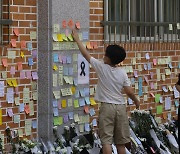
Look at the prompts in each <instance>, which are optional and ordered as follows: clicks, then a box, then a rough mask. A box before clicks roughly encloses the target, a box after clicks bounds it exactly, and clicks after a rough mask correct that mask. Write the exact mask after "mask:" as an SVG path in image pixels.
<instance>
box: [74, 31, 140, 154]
mask: <svg viewBox="0 0 180 154" xmlns="http://www.w3.org/2000/svg"><path fill="white" fill-rule="evenodd" d="M72 36H73V38H74V40H75V42H76V43H77V45H78V47H79V50H80V52H81V53H82V55H83V56H84V58H85V59H86V60H87V61H88V62H89V63H90V64H91V65H92V67H93V68H94V69H95V71H96V73H97V75H98V84H97V90H96V95H95V100H96V101H99V102H101V107H100V111H99V133H100V140H101V143H102V145H103V154H112V147H111V145H112V143H113V142H114V143H115V145H116V147H117V151H118V154H125V144H126V143H128V142H130V134H129V122H128V118H127V114H126V105H125V102H124V97H123V94H122V90H124V92H125V93H126V94H127V95H128V96H129V97H130V98H131V99H132V100H133V101H134V102H135V105H136V108H139V100H138V99H137V98H136V96H135V95H134V93H133V91H132V89H131V87H130V82H129V79H128V76H127V74H126V72H125V71H124V70H123V69H122V68H120V67H117V64H119V63H120V62H122V61H123V60H124V59H125V57H126V52H125V50H124V49H123V48H122V47H120V46H118V45H109V46H108V47H107V49H106V53H105V56H104V59H103V60H104V63H103V62H100V61H99V60H97V59H95V58H93V57H91V55H90V54H89V53H88V51H87V50H86V48H85V47H84V46H83V44H82V42H81V41H80V40H79V36H78V34H77V33H76V31H74V30H73V31H72Z"/></svg>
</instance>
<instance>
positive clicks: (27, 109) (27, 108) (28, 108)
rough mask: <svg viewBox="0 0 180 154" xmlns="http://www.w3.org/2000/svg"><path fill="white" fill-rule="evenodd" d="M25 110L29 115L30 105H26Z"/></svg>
mask: <svg viewBox="0 0 180 154" xmlns="http://www.w3.org/2000/svg"><path fill="white" fill-rule="evenodd" d="M24 110H25V112H26V114H29V113H30V107H29V105H25V106H24Z"/></svg>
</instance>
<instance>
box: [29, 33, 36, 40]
mask: <svg viewBox="0 0 180 154" xmlns="http://www.w3.org/2000/svg"><path fill="white" fill-rule="evenodd" d="M36 36H37V34H36V31H30V39H31V40H33V39H36Z"/></svg>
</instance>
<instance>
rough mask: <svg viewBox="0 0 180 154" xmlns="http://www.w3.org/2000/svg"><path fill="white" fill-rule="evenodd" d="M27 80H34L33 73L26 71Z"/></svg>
mask: <svg viewBox="0 0 180 154" xmlns="http://www.w3.org/2000/svg"><path fill="white" fill-rule="evenodd" d="M26 78H27V79H32V76H31V71H26Z"/></svg>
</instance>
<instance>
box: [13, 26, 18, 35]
mask: <svg viewBox="0 0 180 154" xmlns="http://www.w3.org/2000/svg"><path fill="white" fill-rule="evenodd" d="M13 32H14V34H15V35H16V36H19V29H18V28H14V29H13Z"/></svg>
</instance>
